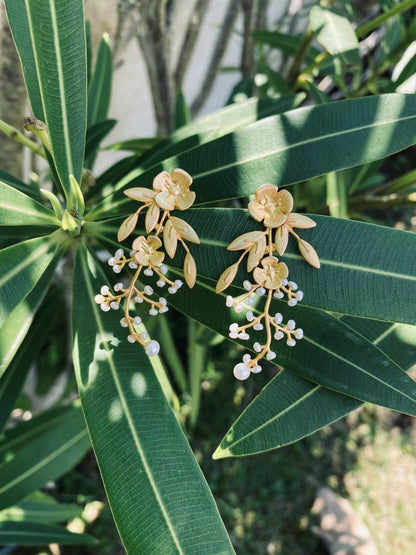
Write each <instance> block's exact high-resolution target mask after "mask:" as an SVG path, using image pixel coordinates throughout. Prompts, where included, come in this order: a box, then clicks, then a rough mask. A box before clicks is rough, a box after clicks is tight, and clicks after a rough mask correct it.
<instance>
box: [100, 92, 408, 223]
mask: <svg viewBox="0 0 416 555" xmlns="http://www.w3.org/2000/svg"><path fill="white" fill-rule="evenodd" d="M415 122H416V98H415V95H406V94H404V95H400V94H387V95H380V96H371V97H365V98H358V99H353V100H344V101H340V102H331V103H328V104H323V105H320V106H314V107H307V108H299V109H297V110H292V111H290V112H287V113H285V114H281V115H276V116H271V117H269V118H266V119H263V120H260V121H258V122H256V123H253V124H251V125H250V126H248V127H246V128H243V129H239V130H237V131H235V132H233V133H229V134H228V135H225V136H223V137H220V138H219V139H217V140H215V141H211V142H208V143H206V144H203V145H201V146H198V147H195V148H193V149H192V150H190V151H187V152H184V153H182V154H180V155H179V154H178V155H177V156H175V157H174V158H169V159H167V160H164V162H163V163H161V164H158V165H156V166H153V167H152V168H151V169H150V170H146V171H144V172H143V173H140V172H141V171H142V170H140V169H139V170H137V171H135V172H132V173H131V174H130V176H129V177H128V178H126V179H125V180H123V183H122V186H123V187H124V186H127V185H128V186H145V185H146V184H147V183H149V181H151V180H152V179H153V177H154V176H155V175H156V174H158V173H159V172H161V171H163V170H169V169H170V168H172V167H176V166H179V167H181V168H184V169H185V170H186V171H187V172H188V173H190V174H191V175H192V177H193V180H194V181H193V185H192V187H193V190H194V191H195V192H196V195H197V203H198V204H203V203H207V202H213V201H218V200H222V199H227V198H236V197H244V196H248V195H250V194H253V193H254V192H255V190H256V189H257V187H258V186H259V184H261V183H274V184H275V185H277V186H279V187H280V186H281V185H288V184H291V183H297V182H299V181H303V180H306V179H310V178H312V177H315V176H318V175H323V174H325V173H328V172H330V171H335V170H339V169H343V168H348V167H353V166H357V165H362V164H365V163H368V162H372V161H374V160H378V159H380V158H383V157H386V156H389V155H390V154H393V153H395V152H398V151H400V150H402V149H404V148H407V147H408V146H410V145H413V144H414V142H415V141H416V125H415ZM322 152H325V156H322ZM213 161H215V163H214V165H213ZM138 174H139V175H138ZM122 196H123V195H122V192H121V191H116V192H115V193H114V194H113V195H110V196H109V197H108V198H106V199H105V201H103V203H102V205H100V206H98V207H96V208H95V209H94V211H93V213H92V214H90V219H93V218H100V217H105V218H108V217H110V215H111V214H117V215H118V216H120V215H122V214H124V213H129V212H131V211H132V210H131V204H129V201H128V200H125V199H123V198H122ZM196 229H197V230H198V228H197V227H196ZM198 232H199V230H198Z"/></svg>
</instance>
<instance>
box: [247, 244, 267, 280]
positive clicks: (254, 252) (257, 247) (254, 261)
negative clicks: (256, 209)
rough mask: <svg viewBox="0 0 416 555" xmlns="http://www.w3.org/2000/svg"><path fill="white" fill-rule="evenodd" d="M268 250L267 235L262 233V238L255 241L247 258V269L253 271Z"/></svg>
mask: <svg viewBox="0 0 416 555" xmlns="http://www.w3.org/2000/svg"><path fill="white" fill-rule="evenodd" d="M265 250H266V236H265V235H262V236H261V237H260V239H259V240H258V241H257V242H256V243H254V245H253V246H252V247H251V249H250V250H249V253H248V258H247V271H248V272H252V271H253V270H254V268H255V267H256V266H258V265H259V263H260V260H261V259H262V258H263V255H264V251H265Z"/></svg>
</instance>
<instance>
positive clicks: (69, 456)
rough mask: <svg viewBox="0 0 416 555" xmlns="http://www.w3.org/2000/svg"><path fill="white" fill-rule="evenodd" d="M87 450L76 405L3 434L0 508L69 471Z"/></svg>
mask: <svg viewBox="0 0 416 555" xmlns="http://www.w3.org/2000/svg"><path fill="white" fill-rule="evenodd" d="M89 447H90V442H89V439H88V433H87V430H86V428H85V422H84V417H83V415H82V411H81V409H80V407H79V406H76V405H72V406H69V407H66V408H65V409H60V410H55V411H47V412H44V413H42V415H41V416H37V417H34V418H33V419H32V420H30V421H28V422H23V423H21V424H19V425H17V426H16V427H15V428H13V429H12V430H10V431H7V432H6V433H5V434H4V439H3V440H2V441H1V442H0V459H1V463H0V509H4V508H5V507H9V506H10V505H14V504H15V503H17V502H19V501H20V500H21V499H23V498H24V497H26V496H27V495H29V493H32V492H33V491H35V490H37V489H38V488H39V487H41V486H43V485H44V484H45V483H46V482H47V481H49V480H55V479H56V478H58V477H59V476H62V475H63V474H65V472H67V471H68V470H70V469H71V468H72V467H73V466H75V464H76V463H77V462H78V461H80V460H81V458H82V457H83V456H84V455H85V453H86V452H87V451H88V449H89Z"/></svg>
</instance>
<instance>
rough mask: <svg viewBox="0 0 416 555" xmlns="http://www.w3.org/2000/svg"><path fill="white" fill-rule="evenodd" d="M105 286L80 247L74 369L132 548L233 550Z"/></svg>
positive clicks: (103, 469)
mask: <svg viewBox="0 0 416 555" xmlns="http://www.w3.org/2000/svg"><path fill="white" fill-rule="evenodd" d="M103 283H105V278H104V275H103V274H102V272H101V271H100V269H99V268H98V267H97V266H96V264H95V262H94V260H93V258H92V257H91V256H90V255H89V254H88V253H87V251H86V250H85V249H84V248H79V249H78V252H77V255H76V260H75V271H74V296H75V298H76V299H77V302H76V303H75V304H74V315H73V334H74V364H75V372H76V376H77V382H78V387H79V390H80V395H81V401H82V404H83V409H84V412H85V417H86V420H87V425H88V428H89V431H90V434H91V439H92V443H93V447H94V451H95V454H96V457H97V460H98V463H99V466H100V471H101V474H102V477H103V481H104V485H105V488H106V492H107V495H108V498H109V501H110V506H111V510H112V511H113V515H114V519H115V521H116V523H117V528H118V530H119V533H120V536H121V538H122V541H123V544H124V547H125V549H126V551H127V552H129V553H144V552H146V551H147V552H149V553H152V552H154V551H155V549H156V550H159V551H161V552H163V553H171V552H179V553H196V552H197V553H200V554H201V555H202V554H205V553H206V554H207V555H211V554H212V553H227V554H228V553H233V549H232V547H231V544H230V542H229V540H228V537H227V535H226V532H225V529H224V527H223V525H222V523H221V520H220V518H219V514H218V511H217V508H216V506H215V503H214V500H213V498H212V495H211V492H210V490H209V488H208V487H207V485H206V483H205V480H204V478H203V476H202V474H201V472H200V469H199V467H198V465H197V463H196V461H195V458H194V456H193V454H192V452H191V450H190V448H189V445H188V443H187V441H186V439H185V436H184V435H183V433H182V431H181V430H180V428H179V425H178V423H177V421H176V418H175V416H174V415H173V413H172V412H171V409H170V408H169V406H168V404H167V402H166V399H165V397H164V395H163V393H162V391H161V387H160V384H159V382H158V380H157V378H156V376H155V373H154V371H153V369H152V367H151V364H150V359H149V358H148V357H147V355H146V354H145V352H144V350H143V349H142V348H141V347H139V346H138V345H134V346H132V345H130V344H129V343H128V342H127V341H126V334H125V331H124V330H122V329H121V328H120V325H119V316H118V315H117V314H115V313H114V312H110V313H107V314H104V313H102V312H101V311H100V310H99V307H98V306H97V305H96V304H95V303H94V300H93V299H94V295H95V293H96V292H97V291H98V290H99V289H100V287H101V285H102V284H103ZM171 465H173V466H171ZM167 468H174V472H167V471H166V469H167ZM120 476H124V477H125V478H126V479H123V480H120ZM156 545H157V547H155V546H156Z"/></svg>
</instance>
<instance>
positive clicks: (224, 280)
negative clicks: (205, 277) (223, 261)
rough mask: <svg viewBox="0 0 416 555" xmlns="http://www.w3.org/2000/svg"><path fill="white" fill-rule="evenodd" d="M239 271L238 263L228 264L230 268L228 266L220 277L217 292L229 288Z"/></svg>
mask: <svg viewBox="0 0 416 555" xmlns="http://www.w3.org/2000/svg"><path fill="white" fill-rule="evenodd" d="M237 271H238V264H237V263H235V264H232V265H231V266H228V268H226V269H225V270H224V271H223V273H222V274H221V275H220V277H219V278H218V281H217V285H216V288H215V291H216V292H217V293H220V292H221V291H224V289H227V287H229V286H230V285H231V284H232V282H233V281H234V279H235V276H236V275H237Z"/></svg>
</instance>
